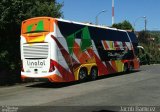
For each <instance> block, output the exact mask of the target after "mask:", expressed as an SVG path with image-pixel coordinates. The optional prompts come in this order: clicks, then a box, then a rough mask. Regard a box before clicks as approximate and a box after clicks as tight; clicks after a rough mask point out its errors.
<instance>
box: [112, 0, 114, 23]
mask: <svg viewBox="0 0 160 112" xmlns="http://www.w3.org/2000/svg"><path fill="white" fill-rule="evenodd" d="M113 24H114V0H112V25H113Z"/></svg>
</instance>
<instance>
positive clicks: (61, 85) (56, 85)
mask: <svg viewBox="0 0 160 112" xmlns="http://www.w3.org/2000/svg"><path fill="white" fill-rule="evenodd" d="M139 71H140V70H139ZM139 71H133V72H130V73H116V74H110V75H104V76H99V77H98V79H96V80H94V81H97V80H102V79H106V78H112V77H116V76H122V75H130V74H132V73H135V72H139ZM88 82H91V80H87V81H85V82H80V81H74V82H63V83H51V82H39V83H36V84H31V85H29V86H26V87H32V88H64V87H68V86H73V85H76V84H82V83H88Z"/></svg>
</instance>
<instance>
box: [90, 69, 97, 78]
mask: <svg viewBox="0 0 160 112" xmlns="http://www.w3.org/2000/svg"><path fill="white" fill-rule="evenodd" d="M91 78H92V80H95V79H96V78H97V69H95V68H94V69H92V71H91Z"/></svg>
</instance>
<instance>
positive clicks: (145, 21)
mask: <svg viewBox="0 0 160 112" xmlns="http://www.w3.org/2000/svg"><path fill="white" fill-rule="evenodd" d="M144 19H145V20H144V23H145V29H144V30H145V31H147V18H146V16H145V18H144Z"/></svg>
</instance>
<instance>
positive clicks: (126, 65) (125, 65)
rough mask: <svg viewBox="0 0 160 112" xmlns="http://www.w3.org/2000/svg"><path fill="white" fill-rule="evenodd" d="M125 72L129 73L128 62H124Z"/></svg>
mask: <svg viewBox="0 0 160 112" xmlns="http://www.w3.org/2000/svg"><path fill="white" fill-rule="evenodd" d="M123 72H124V73H127V72H128V64H127V63H125V64H124V67H123Z"/></svg>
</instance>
